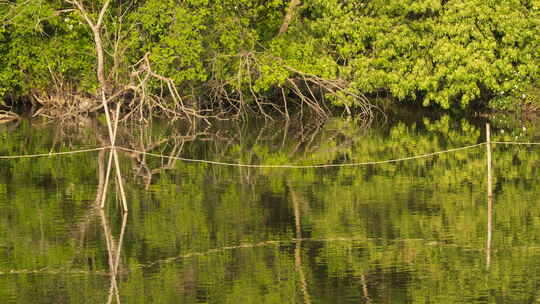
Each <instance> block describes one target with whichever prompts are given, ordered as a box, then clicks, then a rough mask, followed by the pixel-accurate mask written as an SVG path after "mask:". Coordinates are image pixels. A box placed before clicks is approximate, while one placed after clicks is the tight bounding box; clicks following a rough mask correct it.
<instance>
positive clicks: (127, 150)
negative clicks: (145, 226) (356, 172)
mask: <svg viewBox="0 0 540 304" xmlns="http://www.w3.org/2000/svg"><path fill="white" fill-rule="evenodd" d="M491 143H492V144H504V145H540V142H515V141H492V142H491ZM486 144H487V143H486V142H482V143H479V144H475V145H470V146H464V147H459V148H453V149H448V150H443V151H437V152H432V153H427V154H421V155H414V156H408V157H402V158H396V159H387V160H380V161H370V162H355V163H344V164H321V165H254V164H241V163H229V162H220V161H213V160H204V159H192V158H185V157H179V156H168V155H162V154H157V153H150V152H144V151H139V150H134V149H130V148H125V147H116V149H118V150H123V151H126V152H132V153H138V154H143V155H148V156H153V157H159V158H167V159H174V160H180V161H185V162H193V163H205V164H212V165H220V166H229V167H243V168H292V169H307V168H331V167H354V166H367V165H378V164H387V163H396V162H401V161H406V160H412V159H419V158H426V157H431V156H435V155H440V154H445V153H451V152H457V151H461V150H467V149H472V148H476V147H479V146H483V145H486ZM111 148H112V147H110V146H106V147H100V148H90V149H82V150H75V151H65V152H50V153H40V154H27V155H0V159H19V158H36V157H51V156H61V155H73V154H81V153H88V152H95V151H101V150H106V149H111Z"/></svg>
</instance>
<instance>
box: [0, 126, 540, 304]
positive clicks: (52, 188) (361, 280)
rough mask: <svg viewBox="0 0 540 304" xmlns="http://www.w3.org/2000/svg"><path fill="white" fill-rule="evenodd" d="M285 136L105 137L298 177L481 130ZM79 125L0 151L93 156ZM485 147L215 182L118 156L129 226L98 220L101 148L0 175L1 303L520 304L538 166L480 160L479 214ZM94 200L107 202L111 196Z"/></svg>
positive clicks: (539, 230)
mask: <svg viewBox="0 0 540 304" xmlns="http://www.w3.org/2000/svg"><path fill="white" fill-rule="evenodd" d="M294 124H295V123H294V122H291V123H290V125H289V126H288V127H287V128H282V126H280V125H278V124H276V125H271V124H270V125H266V126H264V127H261V126H248V127H239V126H231V127H228V128H225V127H223V126H220V127H219V132H213V131H211V130H201V129H192V130H190V129H189V128H183V129H182V128H173V127H169V126H168V125H167V126H164V127H161V128H160V126H159V125H158V126H154V127H153V128H139V127H133V128H130V129H124V130H123V129H119V130H118V132H119V134H122V136H119V139H118V140H119V145H121V146H125V147H132V148H134V149H137V150H142V151H152V152H154V153H157V154H163V155H168V156H176V155H180V156H182V157H188V158H198V159H212V160H219V161H229V162H241V163H255V164H286V163H295V164H314V163H340V162H341V163H343V162H352V161H371V160H380V159H390V158H394V157H396V156H403V155H414V154H419V153H420V154H422V153H429V152H432V151H436V150H442V149H446V148H452V147H458V146H464V145H469V144H475V143H478V142H480V141H483V138H484V134H483V130H484V129H483V127H484V126H483V125H475V124H474V123H473V122H470V121H460V120H457V121H456V120H452V119H449V118H439V119H431V120H429V119H428V120H422V121H412V122H410V121H406V120H400V121H391V122H390V123H389V124H388V125H384V126H380V127H378V128H373V129H371V130H368V131H366V130H365V129H361V128H360V127H359V126H357V125H355V124H354V122H351V121H349V122H347V121H345V120H342V119H338V118H336V119H330V120H329V121H326V122H325V124H324V125H320V124H319V125H317V124H316V125H314V126H313V127H310V126H306V125H304V127H303V129H302V128H300V127H299V125H297V126H295V125H294ZM96 129H97V130H98V131H97V132H89V133H88V134H87V135H86V136H87V137H84V136H83V135H79V137H78V139H73V138H72V139H70V140H66V141H67V142H68V144H66V143H64V140H62V139H61V138H58V137H57V136H56V137H57V138H56V139H55V138H54V137H55V136H54V132H52V131H50V130H49V129H47V128H45V127H44V128H43V129H34V128H30V127H28V126H25V123H24V122H23V123H21V126H20V128H18V129H16V130H15V131H16V132H14V133H13V132H12V133H9V134H8V133H6V134H2V136H1V140H3V142H2V145H1V146H0V152H1V153H2V155H8V154H19V153H20V150H23V151H24V152H42V151H49V150H50V149H51V145H54V146H55V149H60V148H62V147H64V148H65V149H68V148H73V147H77V146H92V145H99V143H100V138H99V136H103V137H104V138H106V137H105V135H106V130H105V129H104V128H103V126H97V127H96ZM529 129H530V128H529ZM530 130H533V131H531V132H533V133H531V135H530V136H532V137H533V136H535V134H538V133H534V132H537V131H534V129H530ZM65 131H66V132H67V131H69V130H65ZM68 133H69V132H68ZM505 134H507V133H505ZM49 135H50V136H49ZM92 136H94V137H92ZM21 143H24V144H21ZM484 151H485V150H484V149H474V150H470V151H460V152H458V153H453V154H450V155H439V156H437V157H433V158H430V159H421V160H414V161H408V162H403V163H396V164H384V165H380V166H370V167H361V168H331V169H308V170H282V169H238V168H225V167H217V166H210V165H207V164H190V163H184V162H169V161H168V160H163V159H160V158H155V157H148V156H145V155H142V154H137V153H134V152H132V153H125V152H121V153H120V156H121V160H122V169H123V170H122V171H123V174H124V177H125V180H126V189H125V190H126V192H127V195H128V197H129V199H130V202H129V207H130V214H129V220H128V219H127V216H123V217H122V216H121V213H120V212H119V208H120V207H119V206H117V205H114V204H107V205H106V209H105V210H103V211H100V210H99V208H97V206H99V203H98V202H99V201H100V200H101V199H102V198H103V195H102V194H103V193H102V192H103V191H104V190H103V189H104V185H105V177H104V176H105V170H106V162H107V155H106V153H102V151H100V152H99V153H93V154H88V155H79V156H73V157H65V158H58V159H36V160H24V161H23V160H21V161H19V160H17V161H13V162H11V161H10V162H7V161H0V168H1V171H0V285H1V286H2V288H0V298H1V299H6V300H5V302H6V303H50V302H51V301H52V302H58V303H78V302H87V303H103V302H105V301H107V302H108V303H113V302H117V303H120V302H124V303H138V302H140V303H156V302H157V303H225V302H234V303H238V302H262V303H265V302H273V303H298V302H304V303H336V302H339V303H415V302H436V303H445V302H446V303H486V302H495V301H497V299H500V301H503V302H513V303H519V302H527V301H528V302H530V301H532V300H534V299H535V298H536V284H537V282H539V281H540V280H539V276H538V275H537V273H540V264H538V263H537V261H538V259H539V258H540V252H539V251H538V248H540V243H539V241H538V238H537V236H538V235H540V221H538V219H539V218H540V210H539V209H538V208H537V206H536V205H537V197H538V196H539V195H540V192H539V191H540V190H539V189H538V187H535V185H536V184H537V183H538V177H537V176H538V175H537V171H538V170H539V165H538V164H540V158H539V154H538V153H536V151H535V150H532V149H530V148H526V147H524V148H514V147H495V148H494V151H493V158H494V160H495V161H496V163H497V166H495V168H494V170H493V175H494V180H493V185H494V195H496V200H497V204H494V203H493V200H492V199H488V200H487V203H486V186H487V180H486V173H485V167H486V155H485V152H484ZM96 160H97V161H96ZM96 189H97V191H96ZM109 192H110V193H109V195H108V201H114V197H115V196H116V195H117V193H118V190H117V189H116V188H115V187H111V188H110V189H109ZM100 193H101V194H100ZM495 212H496V213H497V217H496V218H495V217H494V213H495ZM495 225H496V226H495ZM495 228H497V229H495ZM495 248H496V250H495ZM486 269H487V270H489V271H486ZM502 291H504V292H502ZM531 299H532V300H531Z"/></svg>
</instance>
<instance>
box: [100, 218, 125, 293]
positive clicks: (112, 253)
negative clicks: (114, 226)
mask: <svg viewBox="0 0 540 304" xmlns="http://www.w3.org/2000/svg"><path fill="white" fill-rule="evenodd" d="M99 217H100V219H101V226H102V227H103V234H104V236H105V243H106V246H107V253H108V261H109V274H110V277H111V285H110V287H109V297H108V299H107V304H110V303H112V302H113V299H115V300H116V303H118V304H120V303H121V302H120V294H119V291H118V283H117V282H118V274H119V271H118V269H119V266H120V256H121V253H122V245H123V241H124V232H125V230H126V224H127V219H128V216H127V214H126V213H122V228H121V229H120V236H119V237H118V241H117V242H116V241H115V240H114V237H113V235H112V232H111V230H110V229H109V224H108V220H107V217H106V216H105V212H104V211H103V210H102V209H100V210H99Z"/></svg>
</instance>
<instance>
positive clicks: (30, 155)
mask: <svg viewBox="0 0 540 304" xmlns="http://www.w3.org/2000/svg"><path fill="white" fill-rule="evenodd" d="M109 148H110V147H101V148H92V149H83V150H75V151H66V152H50V153H41V154H27V155H4V156H0V159H18V158H35V157H47V156H59V155H71V154H80V153H88V152H94V151H101V150H105V149H109Z"/></svg>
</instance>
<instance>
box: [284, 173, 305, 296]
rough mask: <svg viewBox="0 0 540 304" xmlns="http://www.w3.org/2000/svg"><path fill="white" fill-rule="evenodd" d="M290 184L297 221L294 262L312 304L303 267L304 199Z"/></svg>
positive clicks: (302, 285) (303, 288)
mask: <svg viewBox="0 0 540 304" xmlns="http://www.w3.org/2000/svg"><path fill="white" fill-rule="evenodd" d="M287 184H288V186H289V191H290V192H291V200H292V204H293V209H294V223H295V232H296V233H295V236H296V240H295V241H296V242H295V248H294V264H295V269H296V272H298V277H299V279H300V285H301V287H302V294H303V296H304V303H306V304H311V297H310V296H309V289H308V283H307V280H306V275H305V273H304V269H303V268H302V240H303V238H302V222H301V215H300V200H301V199H302V198H301V197H300V195H299V194H298V193H297V192H296V191H295V189H294V187H293V186H292V183H291V182H288V183H287Z"/></svg>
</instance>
